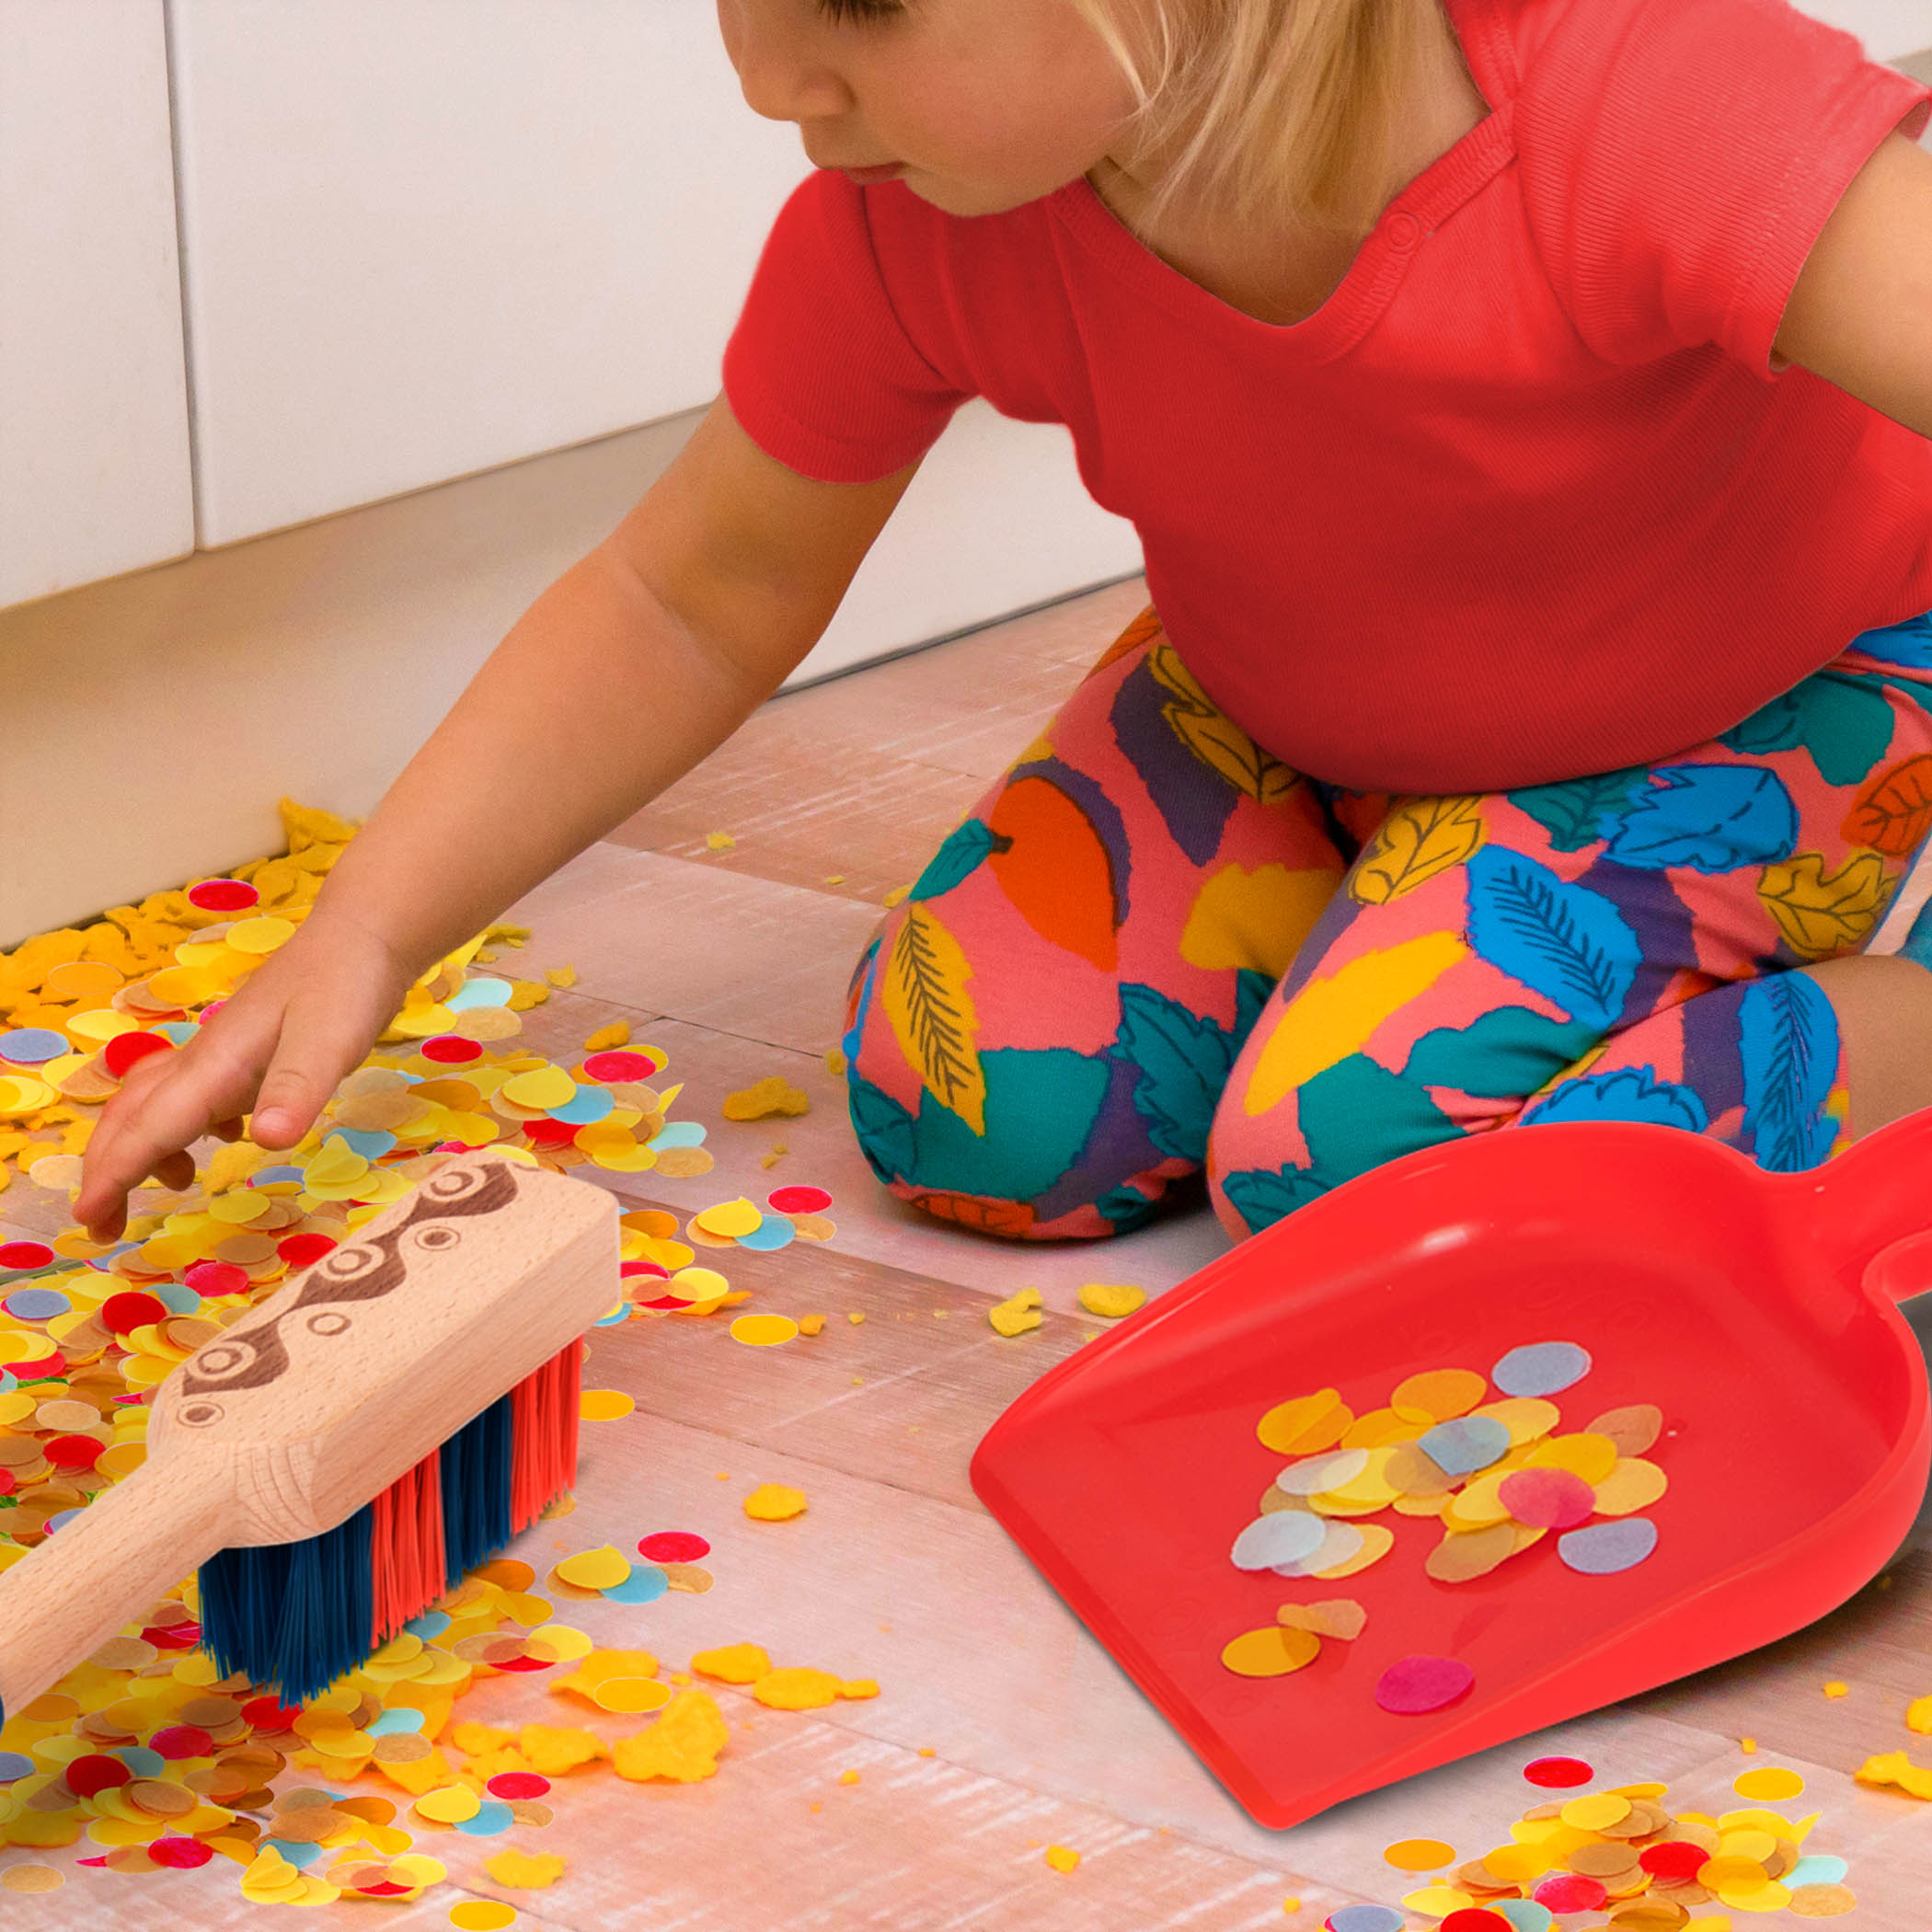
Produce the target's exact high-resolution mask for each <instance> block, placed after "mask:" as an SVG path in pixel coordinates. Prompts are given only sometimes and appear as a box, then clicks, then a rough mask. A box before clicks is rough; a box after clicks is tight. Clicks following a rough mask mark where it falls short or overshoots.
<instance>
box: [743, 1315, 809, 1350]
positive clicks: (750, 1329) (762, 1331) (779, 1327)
mask: <svg viewBox="0 0 1932 1932" xmlns="http://www.w3.org/2000/svg"><path fill="white" fill-rule="evenodd" d="M798 1335H799V1325H798V1323H797V1322H795V1321H793V1320H792V1318H791V1317H789V1316H788V1315H741V1316H740V1317H738V1319H737V1320H736V1321H734V1322H733V1323H732V1324H731V1340H733V1341H742V1343H743V1344H744V1345H745V1347H746V1348H748V1349H772V1348H776V1347H777V1346H778V1344H779V1343H780V1342H785V1341H796V1340H798Z"/></svg>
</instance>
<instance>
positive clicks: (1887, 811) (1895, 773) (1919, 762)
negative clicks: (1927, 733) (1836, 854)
mask: <svg viewBox="0 0 1932 1932" xmlns="http://www.w3.org/2000/svg"><path fill="white" fill-rule="evenodd" d="M1928 832H1932V752H1920V753H1918V754H1917V756H1915V757H1912V758H1907V759H1906V760H1905V761H1904V762H1903V764H1901V765H1893V766H1892V769H1891V770H1890V771H1886V772H1880V774H1879V775H1878V776H1877V777H1875V778H1872V779H1870V780H1869V781H1868V782H1867V784H1866V785H1865V787H1864V788H1863V789H1862V790H1861V791H1860V792H1859V793H1858V799H1857V803H1856V804H1855V805H1854V806H1853V807H1852V809H1851V810H1850V811H1848V812H1847V813H1846V817H1845V824H1844V827H1843V833H1844V836H1845V839H1846V843H1847V844H1849V845H1869V846H1870V847H1871V848H1872V849H1873V850H1874V851H1876V852H1882V853H1884V854H1885V856H1886V857H1888V858H1910V857H1912V855H1913V854H1914V853H1915V852H1916V851H1917V850H1918V848H1919V846H1920V845H1922V844H1924V842H1925V838H1926V834H1927V833H1928Z"/></svg>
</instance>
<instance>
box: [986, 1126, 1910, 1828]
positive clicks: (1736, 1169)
mask: <svg viewBox="0 0 1932 1932" xmlns="http://www.w3.org/2000/svg"><path fill="white" fill-rule="evenodd" d="M1924 1289H1932V1109H1928V1110H1925V1111H1923V1112H1920V1113H1916V1114H1913V1115H1911V1116H1908V1117H1907V1118H1906V1119H1904V1120H1903V1121H1896V1122H1894V1123H1893V1124H1892V1126H1890V1127H1888V1128H1886V1129H1884V1130H1883V1131H1882V1132H1880V1133H1876V1134H1872V1135H1869V1136H1868V1137H1867V1138H1866V1139H1864V1140H1863V1141H1860V1142H1857V1143H1856V1144H1854V1145H1853V1146H1852V1147H1851V1148H1850V1149H1849V1150H1847V1152H1846V1153H1845V1154H1843V1155H1841V1156H1839V1157H1838V1158H1837V1159H1835V1160H1834V1161H1832V1162H1831V1163H1830V1164H1829V1165H1828V1166H1826V1167H1821V1168H1817V1169H1814V1170H1812V1171H1811V1172H1809V1173H1803V1174H1788V1175H1781V1174H1767V1173H1765V1172H1763V1171H1762V1170H1760V1169H1759V1168H1758V1167H1755V1166H1754V1164H1753V1163H1752V1162H1751V1161H1750V1160H1749V1159H1748V1158H1746V1157H1745V1156H1742V1155H1741V1154H1739V1153H1737V1152H1735V1151H1734V1150H1733V1149H1731V1148H1729V1147H1726V1146H1724V1145H1722V1144H1719V1143H1718V1142H1715V1141H1711V1140H1707V1139H1703V1138H1701V1137H1699V1136H1696V1135H1692V1134H1688V1133H1683V1132H1681V1131H1678V1130H1675V1129H1672V1128H1665V1127H1658V1126H1650V1125H1639V1124H1636V1123H1627V1122H1618V1121H1611V1122H1603V1121H1587V1122H1566V1123H1556V1124H1546V1125H1540V1126H1537V1127H1535V1128H1531V1129H1526V1130H1523V1131H1512V1132H1506V1133H1492V1134H1483V1135H1480V1136H1477V1137H1474V1138H1470V1139H1466V1140H1462V1141H1458V1142H1455V1143H1454V1144H1451V1145H1450V1146H1448V1147H1444V1148H1440V1149H1428V1150H1425V1151H1423V1152H1421V1153H1419V1154H1414V1155H1410V1156H1407V1157H1406V1158H1404V1159H1402V1160H1399V1161H1396V1162H1393V1163H1391V1164H1390V1165H1388V1166H1387V1167H1381V1168H1378V1169H1375V1170H1374V1171H1372V1172H1370V1173H1368V1174H1365V1175H1363V1176H1361V1177H1360V1178H1358V1179H1355V1180H1352V1181H1350V1182H1348V1183H1347V1184H1346V1185H1345V1186H1343V1187H1340V1188H1338V1189H1336V1190H1334V1191H1333V1192H1332V1193H1329V1194H1327V1195H1324V1196H1322V1197H1321V1198H1319V1199H1318V1200H1316V1201H1314V1202H1310V1203H1309V1204H1308V1205H1307V1206H1305V1207H1303V1208H1301V1209H1299V1210H1297V1211H1296V1212H1295V1213H1294V1214H1292V1215H1290V1216H1289V1217H1288V1218H1287V1219H1286V1220H1284V1221H1282V1222H1280V1223H1278V1224H1277V1225H1275V1226H1273V1227H1271V1228H1269V1229H1267V1230H1265V1231H1264V1232H1263V1233H1262V1234H1260V1235H1258V1236H1255V1237H1254V1238H1253V1239H1252V1240H1249V1241H1246V1242H1244V1243H1242V1245H1241V1246H1240V1247H1239V1248H1236V1249H1235V1250H1234V1252H1233V1253H1231V1254H1229V1255H1227V1256H1225V1257H1224V1258H1223V1259H1221V1260H1219V1261H1216V1262H1214V1263H1213V1265H1212V1266H1210V1267H1208V1268H1206V1269H1203V1270H1202V1271H1201V1272H1200V1273H1199V1274H1198V1275H1196V1276H1194V1277H1193V1279H1192V1280H1190V1281H1189V1282H1184V1283H1182V1285H1181V1286H1180V1287H1179V1288H1177V1289H1175V1290H1174V1291H1173V1292H1172V1293H1171V1294H1167V1295H1164V1296H1162V1297H1161V1298H1160V1299H1159V1300H1158V1301H1156V1302H1155V1303H1153V1304H1151V1305H1149V1306H1148V1307H1147V1308H1145V1309H1144V1310H1143V1311H1142V1312H1141V1313H1140V1314H1139V1315H1137V1316H1134V1317H1131V1318H1130V1319H1129V1320H1128V1321H1127V1322H1126V1323H1124V1324H1123V1325H1122V1326H1121V1328H1118V1329H1116V1330H1115V1331H1113V1332H1112V1333H1111V1334H1110V1335H1108V1336H1106V1337H1105V1338H1104V1339H1102V1340H1099V1341H1097V1342H1094V1343H1091V1344H1089V1345H1088V1346H1087V1348H1085V1349H1083V1350H1082V1351H1080V1352H1079V1353H1078V1354H1077V1355H1075V1356H1074V1357H1072V1358H1071V1359H1070V1360H1068V1361H1066V1362H1064V1363H1061V1364H1060V1365H1059V1366H1058V1367H1057V1368H1055V1369H1053V1370H1052V1371H1051V1372H1049V1373H1048V1374H1046V1375H1044V1376H1043V1377H1042V1378H1041V1380H1040V1382H1039V1383H1037V1384H1036V1385H1035V1386H1033V1387H1032V1388H1031V1389H1030V1390H1029V1391H1028V1393H1027V1394H1026V1395H1025V1396H1023V1397H1021V1398H1020V1399H1019V1400H1018V1402H1016V1403H1015V1404H1014V1405H1013V1407H1012V1408H1011V1409H1008V1410H1007V1411H1006V1414H1005V1415H1004V1416H1003V1417H1001V1419H1000V1420H999V1421H998V1422H996V1423H995V1425H994V1427H993V1429H992V1430H991V1431H990V1432H988V1434H987V1436H986V1438H985V1440H984V1442H983V1443H982V1444H981V1445H980V1448H979V1451H978V1453H977V1455H975V1457H974V1459H973V1466H972V1480H973V1486H974V1488H975V1489H977V1490H978V1492H979V1494H980V1496H981V1498H982V1499H983V1501H984V1502H985V1503H986V1505H987V1507H988V1508H989V1509H991V1510H992V1511H993V1512H994V1514H995V1516H997V1517H998V1518H999V1520H1000V1522H1001V1523H1002V1524H1004V1525H1005V1526H1006V1530H1007V1531H1008V1533H1009V1534H1010V1535H1012V1536H1013V1537H1014V1539H1015V1540H1016V1541H1017V1542H1018V1544H1019V1546H1020V1547H1021V1548H1022V1549H1023V1550H1025V1552H1026V1553H1027V1555H1028V1556H1029V1558H1031V1559H1032V1561H1033V1562H1034V1563H1035V1564H1036V1565H1037V1566H1038V1567H1039V1568H1040V1570H1041V1572H1042V1574H1044V1575H1045V1577H1046V1578H1047V1580H1048V1581H1050V1582H1051V1583H1052V1585H1053V1587H1054V1588H1055V1589H1056V1590H1058V1591H1059V1593H1061V1595H1062V1596H1063V1597H1064V1598H1065V1599H1066V1601H1067V1603H1068V1604H1070V1605H1071V1607H1072V1608H1073V1609H1074V1610H1075V1612H1076V1613H1077V1614H1078V1615H1079V1616H1080V1617H1081V1618H1082V1619H1083V1620H1084V1621H1085V1622H1086V1624H1087V1627H1088V1628H1089V1629H1091V1630H1092V1631H1093V1633H1094V1635H1095V1636H1096V1637H1098V1639H1099V1640H1100V1641H1101V1642H1102V1643H1103V1644H1104V1645H1105V1646H1106V1647H1107V1649H1108V1650H1110V1652H1111V1653H1112V1654H1113V1656H1114V1658H1115V1659H1116V1660H1117V1661H1118V1662H1120V1663H1121V1665H1122V1667H1123V1668H1125V1669H1126V1670H1127V1671H1128V1673H1130V1674H1131V1675H1132V1676H1133V1679H1134V1681H1135V1682H1136V1683H1137V1684H1138V1685H1140V1686H1141V1688H1142V1689H1143V1690H1144V1692H1145V1693H1146V1695H1147V1696H1149V1697H1151V1698H1152V1699H1153V1700H1154V1702H1155V1704H1156V1705H1157V1706H1158V1707H1159V1708H1160V1709H1161V1711H1162V1712H1163V1713H1164V1714H1165V1715H1166V1717H1167V1719H1168V1720H1169V1721H1170V1722H1171V1723H1172V1724H1173V1725H1174V1726H1175V1728H1176V1729H1177V1730H1178V1731H1180V1733H1181V1735H1182V1736H1183V1737H1185V1738H1186V1739H1187V1741H1188V1742H1189V1743H1190V1745H1192V1747H1193V1748H1194V1750H1195V1751H1197V1752H1198V1753H1199V1754H1201V1756H1202V1759H1203V1760H1204V1761H1205V1762H1206V1763H1207V1765H1209V1767H1210V1768H1211V1769H1212V1770H1213V1772H1214V1773H1215V1775H1216V1776H1217V1777H1219V1778H1220V1779H1221V1780H1222V1782H1223V1783H1224V1784H1225V1785H1226V1786H1227V1788H1228V1789H1229V1790H1230V1791H1232V1792H1233V1793H1234V1795H1235V1796H1236V1798H1237V1799H1238V1800H1240V1801H1241V1803H1242V1804H1243V1805H1245V1806H1246V1807H1247V1808H1248V1811H1250V1812H1252V1813H1253V1815H1254V1816H1255V1818H1257V1819H1258V1820H1259V1822H1260V1823H1263V1824H1268V1825H1273V1826H1285V1825H1290V1824H1294V1823H1298V1822H1299V1821H1300V1820H1302V1819H1305V1818H1307V1817H1309V1816H1311V1815H1312V1814H1313V1813H1315V1812H1317V1811H1322V1810H1324V1809H1325V1808H1326V1807H1328V1806H1329V1805H1332V1804H1334V1803H1336V1802H1338V1801H1339V1800H1341V1799H1344V1798H1348V1797H1351V1796H1352V1795H1353V1794H1355V1793H1356V1792H1360V1791H1366V1790H1371V1789H1374V1788H1376V1787H1378V1786H1381V1785H1386V1784H1388V1783H1390V1782H1392V1781H1393V1780H1395V1779H1397V1778H1399V1777H1407V1776H1409V1774H1411V1773H1413V1772H1417V1771H1422V1770H1426V1769H1428V1768H1429V1767H1431V1766H1432V1765H1440V1764H1443V1763H1445V1762H1447V1761H1448V1760H1450V1759H1453V1758H1457V1757H1461V1756H1464V1755H1466V1754H1468V1753H1470V1752H1472V1751H1477V1750H1480V1749H1482V1748H1484V1747H1485V1746H1488V1745H1490V1744H1496V1743H1500V1742H1504V1741H1505V1740H1508V1739H1511V1738H1515V1737H1520V1736H1522V1735H1524V1733H1525V1732H1528V1731H1535V1730H1538V1729H1540V1728H1541V1727H1543V1726H1545V1725H1547V1724H1553V1723H1556V1722H1558V1721H1560V1720H1562V1719H1568V1718H1572V1717H1575V1716H1577V1715H1578V1714H1580V1713H1581V1712H1584V1711H1588V1710H1593V1709H1596V1708H1599V1707H1601V1706H1603V1705H1605V1704H1609V1703H1612V1702H1615V1701H1616V1699H1618V1698H1621V1697H1626V1696H1631V1695H1633V1694H1634V1693H1636V1692H1638V1691H1640V1690H1644V1689H1647V1688H1649V1687H1650V1686H1651V1685H1658V1684H1662V1683H1665V1682H1667V1681H1669V1680H1670V1679H1672V1678H1673V1677H1680V1676H1683V1675H1684V1674H1685V1673H1687V1672H1691V1671H1696V1670H1701V1669H1703V1668H1705V1667H1707V1666H1708V1665H1710V1664H1714V1663H1717V1662H1720V1661H1722V1660H1723V1659H1725V1658H1729V1657H1733V1656H1736V1655H1737V1654H1739V1653H1740V1652H1741V1651H1744V1650H1752V1649H1754V1648H1755V1647H1756V1646H1757V1645H1760V1644H1763V1643H1766V1642H1769V1641H1771V1640H1772V1639H1776V1638H1778V1637H1781V1636H1784V1635H1786V1634H1788V1632H1790V1631H1792V1630H1795V1629H1797V1628H1799V1627H1801V1626H1803V1625H1805V1624H1807V1623H1810V1622H1811V1621H1812V1620H1813V1619H1814V1618H1816V1617H1818V1616H1823V1614H1824V1613H1825V1612H1826V1611H1828V1610H1830V1609H1832V1608H1833V1607H1834V1605H1836V1604H1840V1603H1842V1602H1843V1601H1844V1600H1845V1599H1846V1597H1847V1596H1849V1595H1851V1594H1852V1593H1853V1592H1855V1591H1856V1590H1857V1589H1858V1588H1859V1587H1860V1585H1862V1584H1863V1583H1865V1582H1866V1581H1869V1579H1870V1578H1871V1577H1872V1576H1873V1575H1875V1574H1876V1573H1877V1572H1878V1570H1880V1569H1881V1568H1882V1567H1883V1565H1884V1564H1885V1563H1886V1562H1887V1561H1888V1560H1889V1559H1890V1558H1892V1555H1893V1554H1894V1553H1895V1552H1896V1550H1897V1548H1898V1547H1899V1545H1900V1543H1901V1542H1902V1541H1903V1538H1904V1536H1905V1535H1906V1534H1907V1532H1908V1531H1909V1529H1910V1527H1911V1524H1912V1522H1913V1519H1914V1517H1915V1513H1916V1512H1917V1510H1918V1508H1919V1505H1920V1502H1921V1501H1922V1499H1923V1497H1924V1494H1925V1489H1926V1469H1927V1463H1928V1456H1932V1423H1928V1410H1927V1390H1926V1367H1925V1362H1924V1359H1923V1357H1922V1356H1921V1354H1920V1351H1919V1349H1918V1346H1917V1344H1916V1342H1915V1340H1914V1337H1913V1334H1912V1331H1911V1329H1910V1328H1908V1327H1907V1326H1906V1324H1905V1322H1904V1320H1903V1318H1902V1317H1901V1316H1900V1315H1899V1313H1898V1311H1897V1309H1896V1307H1895V1306H1894V1303H1896V1302H1900V1301H1903V1300H1904V1299H1905V1298H1906V1297H1907V1296H1909V1295H1912V1294H1915V1293H1917V1292H1919V1291H1921V1290H1924Z"/></svg>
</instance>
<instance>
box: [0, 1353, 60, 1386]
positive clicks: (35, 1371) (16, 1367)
mask: <svg viewBox="0 0 1932 1932" xmlns="http://www.w3.org/2000/svg"><path fill="white" fill-rule="evenodd" d="M0 1368H4V1369H6V1371H7V1372H8V1373H9V1374H12V1375H13V1376H14V1377H15V1378H16V1379H17V1381H21V1382H51V1381H52V1380H53V1379H54V1377H55V1376H57V1375H64V1374H66V1373H67V1358H66V1357H65V1356H64V1355H63V1354H62V1353H61V1351H59V1350H58V1349H56V1350H55V1351H53V1353H52V1354H51V1355H42V1356H41V1357H40V1360H39V1361H38V1362H0Z"/></svg>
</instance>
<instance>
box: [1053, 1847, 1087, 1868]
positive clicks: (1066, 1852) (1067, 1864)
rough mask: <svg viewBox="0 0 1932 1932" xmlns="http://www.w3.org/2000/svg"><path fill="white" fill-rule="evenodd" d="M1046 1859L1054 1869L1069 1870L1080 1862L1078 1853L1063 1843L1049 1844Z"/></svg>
mask: <svg viewBox="0 0 1932 1932" xmlns="http://www.w3.org/2000/svg"><path fill="white" fill-rule="evenodd" d="M1046 1861H1047V1863H1048V1864H1049V1865H1051V1866H1052V1868H1053V1869H1054V1870H1055V1871H1071V1870H1073V1869H1074V1867H1075V1866H1076V1865H1077V1864H1079V1862H1080V1854H1079V1853H1078V1852H1076V1851H1075V1850H1073V1849H1072V1848H1071V1847H1070V1846H1064V1845H1050V1846H1047V1848H1046Z"/></svg>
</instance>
